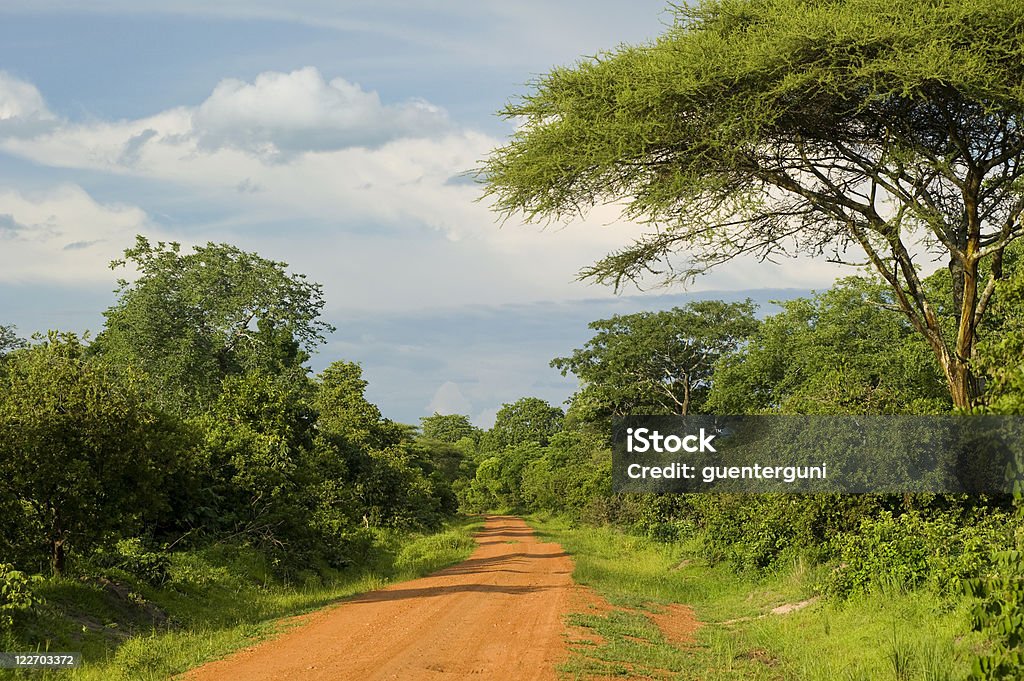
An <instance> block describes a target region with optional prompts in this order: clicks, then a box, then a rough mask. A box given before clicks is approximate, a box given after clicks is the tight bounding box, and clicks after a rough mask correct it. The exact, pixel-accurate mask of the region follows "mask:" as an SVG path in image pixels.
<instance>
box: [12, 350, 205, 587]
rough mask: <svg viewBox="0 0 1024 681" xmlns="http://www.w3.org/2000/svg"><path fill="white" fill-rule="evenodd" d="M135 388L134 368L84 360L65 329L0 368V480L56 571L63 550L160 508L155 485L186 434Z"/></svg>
mask: <svg viewBox="0 0 1024 681" xmlns="http://www.w3.org/2000/svg"><path fill="white" fill-rule="evenodd" d="M138 388H139V386H138V381H137V379H136V378H133V377H132V375H131V374H130V373H126V374H125V375H123V376H116V375H114V374H113V373H112V372H110V371H109V370H107V369H106V368H105V367H103V366H101V365H100V364H99V363H98V362H95V361H92V360H90V359H88V358H87V357H86V353H85V348H84V347H83V346H82V344H81V342H80V341H79V340H78V338H76V337H75V336H73V335H71V334H63V335H58V334H51V335H50V336H49V337H48V338H47V339H46V340H45V341H43V342H41V343H39V344H37V345H34V346H32V347H30V348H27V349H23V350H19V351H17V352H15V353H13V354H12V355H10V356H9V357H8V359H7V362H6V363H5V366H4V367H3V368H2V369H0V486H2V487H3V488H5V489H4V491H5V492H6V493H7V494H9V495H11V496H13V497H14V498H15V499H17V500H18V501H19V502H20V504H21V505H22V508H23V509H24V510H25V512H26V513H27V514H28V516H29V519H30V522H31V523H32V524H33V525H34V526H35V527H36V528H37V529H38V530H39V532H40V534H39V535H36V536H35V537H33V538H32V541H34V542H38V543H37V544H36V545H37V546H40V545H41V546H45V547H46V550H47V552H48V553H49V557H50V559H51V564H52V568H53V571H54V572H56V573H60V572H61V571H62V570H63V568H64V557H65V554H66V551H67V549H68V548H74V549H76V550H79V551H83V550H87V549H89V548H90V547H91V546H93V545H95V543H96V542H97V541H99V540H100V538H102V537H103V536H104V535H105V534H106V533H113V534H115V535H123V534H125V533H129V532H131V531H132V530H133V529H136V528H138V527H139V525H140V524H141V521H142V519H143V518H144V517H149V518H153V517H154V516H155V514H156V513H158V512H159V511H160V509H161V505H162V496H161V495H160V494H157V490H158V489H159V487H160V485H161V482H162V480H163V478H164V476H165V475H167V474H168V473H169V472H171V471H173V470H174V469H175V465H174V458H173V453H175V452H178V451H182V450H185V449H186V448H187V447H188V439H187V436H186V435H185V434H184V432H183V431H182V430H181V429H180V428H179V427H178V426H177V425H176V424H175V423H173V422H172V421H170V420H168V419H167V418H165V417H164V416H163V415H162V414H160V413H159V412H157V411H155V410H154V409H153V408H152V407H151V405H149V404H147V403H146V401H145V398H144V396H143V393H142V392H141V391H140V390H139V389H138ZM21 548H22V550H30V548H31V547H24V546H23V547H21Z"/></svg>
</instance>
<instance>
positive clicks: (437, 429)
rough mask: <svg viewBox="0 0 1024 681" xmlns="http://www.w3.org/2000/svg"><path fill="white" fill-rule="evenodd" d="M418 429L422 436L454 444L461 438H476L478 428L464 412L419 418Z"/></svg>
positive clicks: (435, 413)
mask: <svg viewBox="0 0 1024 681" xmlns="http://www.w3.org/2000/svg"><path fill="white" fill-rule="evenodd" d="M420 424H421V425H420V431H421V433H422V435H423V437H424V438H426V439H428V440H437V441H438V442H447V443H448V444H455V443H457V442H458V441H459V440H462V439H463V438H470V439H473V438H476V437H478V436H479V434H480V429H479V428H477V427H476V426H474V425H473V424H472V423H470V421H469V417H468V416H466V415H464V414H438V413H437V412H434V413H433V414H432V415H431V416H424V417H423V418H421V419H420Z"/></svg>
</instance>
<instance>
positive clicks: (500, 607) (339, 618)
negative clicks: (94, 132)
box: [185, 516, 577, 681]
mask: <svg viewBox="0 0 1024 681" xmlns="http://www.w3.org/2000/svg"><path fill="white" fill-rule="evenodd" d="M477 543H478V545H477V548H476V551H475V552H474V553H473V555H472V556H470V557H469V559H468V560H466V561H465V562H462V563H459V564H458V565H455V566H453V567H450V568H448V569H446V570H442V571H441V572H437V573H435V574H433V575H431V576H430V577H424V578H422V579H417V580H413V581H410V582H402V583H401V584H396V585H394V586H392V587H389V588H386V589H383V590H381V591H374V592H371V593H368V594H364V595H362V596H357V597H355V598H352V599H350V600H346V601H344V602H343V603H341V604H340V605H337V606H332V607H329V608H326V609H324V610H321V611H318V612H317V613H315V614H313V615H311V616H310V617H308V619H306V620H305V621H304V622H303V623H302V624H301V625H299V626H296V627H294V628H292V629H289V630H288V631H286V632H285V633H284V634H282V635H281V636H279V637H278V638H276V639H273V640H270V641H267V642H264V643H261V644H259V645H257V646H255V647H253V648H249V649H247V650H243V651H241V652H238V653H235V654H234V655H232V656H230V657H228V658H226V659H224V660H220V661H217V662H212V663H210V664H207V665H205V666H203V667H199V668H198V669H195V670H193V671H192V672H190V673H189V674H187V675H186V676H185V679H187V680H188V681H229V680H230V681H255V680H257V679H268V680H269V679H274V680H275V681H276V680H278V679H298V680H308V681H320V680H324V681H326V680H327V679H330V680H331V681H338V680H343V679H358V680H359V681H371V680H374V679H402V680H403V681H420V680H423V679H431V680H434V679H467V678H476V679H481V681H483V680H485V679H486V680H487V681H492V680H493V681H502V680H504V679H507V680H509V681H529V680H532V679H556V678H557V675H556V673H555V669H554V668H555V665H556V664H558V663H559V662H561V661H563V660H564V659H565V657H566V655H567V649H566V641H565V624H564V617H565V615H566V614H567V613H568V612H569V611H570V609H571V607H572V605H573V603H574V601H575V599H576V596H577V592H576V588H575V587H574V585H573V581H572V578H571V576H570V575H571V573H572V561H571V559H570V558H569V557H568V556H567V555H566V554H565V552H563V551H562V548H561V547H560V546H559V545H557V544H546V543H542V542H539V541H538V540H537V537H536V536H535V535H534V534H533V531H532V530H530V528H529V527H528V526H527V525H526V523H524V522H523V521H522V520H521V519H519V518H512V517H504V516H497V517H490V518H488V519H487V522H486V524H485V526H484V529H483V531H481V532H480V533H479V534H478V535H477Z"/></svg>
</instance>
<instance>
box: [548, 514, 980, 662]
mask: <svg viewBox="0 0 1024 681" xmlns="http://www.w3.org/2000/svg"><path fill="white" fill-rule="evenodd" d="M531 524H532V525H533V526H534V528H535V529H536V530H537V531H538V532H539V533H540V534H541V535H542V536H544V537H545V539H546V540H547V541H555V542H558V543H560V544H562V546H563V547H565V550H566V551H567V552H568V553H570V554H571V555H572V556H573V558H574V560H575V562H576V569H575V571H574V572H573V577H574V578H575V579H576V581H577V582H579V583H581V584H584V585H587V586H591V587H593V588H594V589H596V590H597V591H598V592H599V593H600V594H601V595H603V596H604V597H605V598H607V599H608V601H609V602H610V603H611V604H612V605H613V606H615V609H614V610H612V611H611V612H609V613H602V614H595V613H578V614H575V615H573V616H572V617H571V623H572V624H575V625H577V626H578V627H581V628H582V630H583V631H587V632H588V633H589V634H590V636H587V637H581V640H578V641H576V642H575V643H574V644H573V645H572V655H571V657H570V659H569V661H568V662H567V663H566V664H565V665H564V666H563V668H562V672H563V674H564V676H565V677H566V678H571V679H590V678H654V679H660V678H673V679H700V680H701V681H731V680H738V679H744V680H747V679H750V680H753V681H758V680H765V681H767V680H772V681H775V680H779V681H782V680H786V681H790V680H794V679H799V680H806V681H861V680H864V681H867V680H871V681H947V680H952V679H962V678H964V677H965V676H966V673H967V668H968V666H969V662H968V660H969V659H970V655H971V653H972V652H973V651H974V650H976V649H977V648H978V647H979V646H981V645H982V643H983V642H982V640H981V639H980V637H979V636H978V635H976V634H971V633H969V628H970V627H969V624H968V622H969V612H968V611H969V606H968V604H966V603H950V602H948V601H944V600H943V599H941V598H940V597H939V596H937V595H934V594H932V593H929V592H925V591H910V592H906V591H901V590H897V589H888V590H883V591H879V592H876V593H872V594H869V595H865V596H862V597H859V598H856V599H853V600H850V601H846V602H842V603H831V602H825V601H817V602H814V603H813V604H812V605H809V606H807V607H805V608H802V609H800V610H797V611H795V612H791V613H789V614H786V615H773V614H769V613H770V611H771V609H772V608H774V607H776V606H779V605H782V604H791V603H798V602H801V601H805V600H807V599H809V598H811V597H813V596H814V595H815V593H814V591H815V590H814V585H815V583H816V582H817V581H818V579H819V578H820V576H821V574H820V570H821V569H823V568H817V569H812V568H809V567H808V566H807V565H806V564H804V563H801V562H794V563H793V564H792V565H790V566H789V567H788V568H787V569H784V570H780V571H778V572H777V573H776V574H775V575H773V576H771V577H766V578H764V579H761V580H756V581H754V580H749V579H744V578H742V577H739V576H737V575H736V574H734V573H732V572H731V571H730V570H729V569H728V568H727V567H724V566H709V565H707V564H706V563H705V562H703V561H701V560H699V559H697V558H696V557H695V556H696V554H697V551H696V547H695V546H687V545H685V544H671V545H667V544H659V543H656V542H653V541H650V540H646V539H642V538H637V537H631V536H627V535H625V534H623V533H621V532H618V531H615V530H612V529H608V528H588V527H579V528H575V527H570V526H569V525H568V524H567V523H566V522H564V521H562V520H558V519H550V518H533V519H532V520H531ZM671 603H683V604H686V605H689V606H691V607H692V608H693V609H694V612H695V614H696V617H697V618H698V619H699V620H700V621H701V622H702V623H703V625H702V626H701V628H700V629H698V630H697V632H696V634H695V640H694V641H693V643H692V644H689V645H687V644H682V645H677V644H673V643H672V642H670V641H668V640H666V639H665V637H664V636H663V635H662V634H661V632H660V631H658V629H657V627H655V626H653V625H652V624H651V622H650V620H649V619H648V618H647V617H646V614H645V612H646V611H647V609H650V608H652V607H657V606H658V605H666V604H671ZM592 639H596V640H592Z"/></svg>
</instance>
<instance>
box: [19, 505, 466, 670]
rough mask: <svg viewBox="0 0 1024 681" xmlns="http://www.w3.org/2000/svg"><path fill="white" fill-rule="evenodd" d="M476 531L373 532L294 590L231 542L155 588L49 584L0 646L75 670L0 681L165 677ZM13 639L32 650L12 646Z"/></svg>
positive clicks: (402, 571) (190, 558) (437, 561)
mask: <svg viewBox="0 0 1024 681" xmlns="http://www.w3.org/2000/svg"><path fill="white" fill-rule="evenodd" d="M481 525H482V521H481V520H479V519H476V518H470V519H463V520H461V521H459V522H455V523H452V524H451V525H449V526H448V527H447V528H445V529H444V530H442V531H440V532H437V533H434V534H427V535H409V534H400V533H394V532H382V533H380V534H378V536H377V538H376V540H375V543H374V546H373V550H372V553H371V559H370V560H369V561H368V562H367V564H365V565H363V566H361V567H360V568H358V569H350V570H346V571H323V570H321V571H319V572H312V571H311V572H309V573H308V575H307V576H306V577H305V579H304V580H303V582H302V583H299V584H296V583H282V582H280V581H277V580H275V579H274V578H273V577H272V573H271V571H270V570H269V567H268V566H267V564H266V561H265V559H264V558H263V557H262V556H261V554H259V553H258V552H256V551H254V550H252V549H249V548H246V547H242V546H232V545H218V546H214V547H209V548H206V549H202V550H197V551H183V552H178V553H175V554H174V555H173V564H172V569H171V572H172V579H171V580H170V581H169V582H168V583H167V584H165V585H163V586H161V587H159V588H157V587H152V586H150V585H148V584H145V583H144V582H138V581H135V580H132V579H131V578H130V576H127V575H122V576H119V578H118V579H117V580H116V581H111V580H87V581H83V580H81V579H70V578H68V579H49V580H46V581H45V582H43V583H42V584H41V585H39V587H38V588H37V589H36V591H37V592H38V593H39V595H41V596H42V597H43V598H44V606H43V607H41V608H39V609H38V611H37V612H36V613H35V614H34V616H33V617H31V618H29V619H28V620H27V621H26V622H23V623H22V625H21V628H20V629H19V630H18V631H17V632H16V634H17V639H16V640H13V641H10V642H9V643H7V644H6V645H5V646H4V647H8V646H18V647H17V648H16V649H19V650H30V649H36V650H40V651H42V650H50V651H81V652H82V653H83V658H84V664H83V665H82V666H81V667H79V668H77V669H74V670H54V671H37V670H31V671H29V670H21V671H4V670H0V678H33V679H58V678H59V679H61V680H66V681H70V680H74V681H116V680H120V679H125V680H131V681H136V680H139V681H150V680H156V679H166V678H168V677H171V676H173V675H175V674H179V673H181V672H183V671H185V670H187V669H190V668H192V667H195V666H198V665H199V664H202V663H203V662H206V661H209V660H212V659H216V658H218V657H222V656H224V655H226V654H228V653H230V652H232V651H234V650H237V649H239V648H242V647H245V646H247V645H251V644H253V643H256V642H258V641H260V640H262V639H264V638H267V637H269V636H271V635H273V634H275V633H276V632H278V631H280V630H281V629H282V627H284V626H288V622H287V620H286V619H285V618H290V617H293V616H295V615H301V614H303V613H307V612H310V611H312V610H316V609H317V608H321V607H324V606H326V605H329V604H331V603H334V602H336V601H338V600H339V599H343V598H346V597H349V596H353V595H355V594H359V593H364V592H366V591H372V590H374V589H379V588H381V587H383V586H386V585H387V584H389V583H393V582H397V581H402V580H407V579H413V578H416V577H421V576H423V575H426V574H429V573H431V572H434V571H436V570H439V569H441V568H443V567H446V566H448V565H451V564H454V563H457V562H460V561H462V560H464V559H465V558H466V557H468V556H469V554H470V553H471V552H472V550H473V548H474V546H475V542H474V540H473V533H474V532H475V531H476V530H477V529H479V528H480V527H481ZM18 640H20V641H21V642H24V641H33V642H35V645H31V646H25V645H24V644H23V643H22V644H21V645H20V646H19V645H18V642H17V641H18ZM8 649H15V648H10V647H8Z"/></svg>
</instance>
